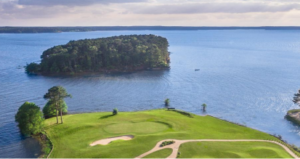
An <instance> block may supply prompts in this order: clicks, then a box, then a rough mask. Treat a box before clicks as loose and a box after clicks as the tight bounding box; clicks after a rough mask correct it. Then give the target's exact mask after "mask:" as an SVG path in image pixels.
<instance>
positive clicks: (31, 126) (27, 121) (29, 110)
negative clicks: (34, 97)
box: [15, 102, 44, 135]
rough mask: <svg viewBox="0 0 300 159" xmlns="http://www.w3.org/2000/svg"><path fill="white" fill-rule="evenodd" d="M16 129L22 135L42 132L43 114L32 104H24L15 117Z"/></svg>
mask: <svg viewBox="0 0 300 159" xmlns="http://www.w3.org/2000/svg"><path fill="white" fill-rule="evenodd" d="M15 120H16V122H18V127H19V128H20V131H21V133H22V134H24V135H34V134H37V133H40V132H42V130H43V127H44V124H43V122H44V118H43V114H42V112H41V111H40V108H39V107H38V106H36V105H35V104H34V103H29V102H25V103H24V104H23V105H22V106H21V107H20V108H19V110H18V112H17V114H16V116H15Z"/></svg>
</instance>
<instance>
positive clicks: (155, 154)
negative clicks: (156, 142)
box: [143, 148, 172, 158]
mask: <svg viewBox="0 0 300 159" xmlns="http://www.w3.org/2000/svg"><path fill="white" fill-rule="evenodd" d="M171 153H172V149H170V148H166V149H162V150H158V151H155V152H153V153H151V154H149V155H147V156H145V157H143V158H167V157H168V156H170V155H171Z"/></svg>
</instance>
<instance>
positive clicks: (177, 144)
mask: <svg viewBox="0 0 300 159" xmlns="http://www.w3.org/2000/svg"><path fill="white" fill-rule="evenodd" d="M164 141H175V143H174V144H172V145H168V146H164V147H159V145H160V144H161V143H162V142H164ZM201 141H208V142H270V143H274V144H277V145H279V146H281V147H282V148H283V149H284V150H285V151H286V152H287V153H289V154H290V155H291V156H293V157H294V158H299V157H298V156H297V155H296V154H294V152H293V151H291V150H290V149H289V148H288V147H286V146H285V145H283V144H281V143H279V142H276V141H269V140H251V139H248V140H247V139H236V140H227V139H224V140H222V139H200V140H176V139H168V140H162V141H159V142H158V143H157V144H156V145H155V147H154V148H153V149H152V150H150V151H148V152H146V153H144V154H141V155H140V156H138V157H136V158H135V159H140V158H143V157H145V156H147V155H149V154H151V153H153V152H155V151H158V150H162V149H165V148H171V149H172V150H173V151H172V153H171V155H170V156H168V157H167V158H176V157H177V153H178V149H179V147H180V145H181V144H183V143H186V142H201Z"/></svg>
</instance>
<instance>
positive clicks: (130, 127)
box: [45, 109, 291, 158]
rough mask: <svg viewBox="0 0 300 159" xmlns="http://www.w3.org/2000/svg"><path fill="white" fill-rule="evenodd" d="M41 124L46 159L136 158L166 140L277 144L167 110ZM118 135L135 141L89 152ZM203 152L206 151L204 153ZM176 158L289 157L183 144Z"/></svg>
mask: <svg viewBox="0 0 300 159" xmlns="http://www.w3.org/2000/svg"><path fill="white" fill-rule="evenodd" d="M45 124H46V133H47V136H48V138H49V139H50V140H51V142H52V144H53V151H52V152H51V154H50V156H49V157H50V158H134V157H137V156H139V155H141V154H143V153H145V152H147V151H149V150H151V149H152V148H153V147H154V146H155V145H156V144H157V143H158V142H159V141H161V140H165V139H180V140H188V139H262V140H273V141H278V142H281V141H280V140H278V139H277V138H275V137H273V136H271V135H269V134H267V133H264V132H261V131H258V130H254V129H251V128H248V127H244V126H239V125H236V124H233V123H230V122H227V121H223V120H220V119H217V118H214V117H211V116H198V115H193V117H189V116H186V115H183V114H181V113H178V112H175V111H168V110H165V109H156V110H148V111H140V112H119V113H118V114H117V115H114V116H112V115H111V113H110V112H99V113H85V114H72V115H66V116H64V124H56V119H55V118H50V119H47V120H46V122H45ZM122 135H133V136H134V137H133V138H132V139H131V140H126V141H125V140H116V141H113V142H111V143H109V144H107V145H96V146H90V144H91V143H93V142H95V141H98V140H101V139H106V138H111V137H118V136H122ZM207 149H209V150H210V151H205V150H207ZM171 152H172V150H171V149H166V150H160V151H157V152H154V153H152V154H150V155H148V156H146V157H151V158H165V157H167V156H169V155H170V153H171ZM179 152H180V153H181V156H180V157H185V158H189V157H197V158H199V157H223V158H230V157H273V158H274V157H275V158H277V157H278V158H281V157H289V158H290V157H291V156H290V155H289V154H288V153H287V152H286V151H285V150H284V149H283V148H282V147H280V146H278V145H276V144H272V143H263V142H249V143H248V142H235V143H230V142H228V143H227V142H223V143H218V142H191V143H184V144H182V145H181V146H180V149H179ZM256 154H257V155H256ZM259 154H261V156H260V155H259ZM268 154H270V156H268Z"/></svg>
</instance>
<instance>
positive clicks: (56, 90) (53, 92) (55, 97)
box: [44, 86, 72, 124]
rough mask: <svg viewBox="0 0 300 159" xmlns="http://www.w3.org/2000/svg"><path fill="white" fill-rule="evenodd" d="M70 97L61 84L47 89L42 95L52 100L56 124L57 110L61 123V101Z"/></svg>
mask: <svg viewBox="0 0 300 159" xmlns="http://www.w3.org/2000/svg"><path fill="white" fill-rule="evenodd" d="M68 97H72V96H71V95H70V94H68V93H67V91H66V89H65V88H63V87H62V86H54V87H52V88H50V89H49V90H48V92H47V93H46V94H45V95H44V98H45V99H49V100H52V101H53V102H54V103H55V104H54V106H55V110H56V123H57V124H58V112H60V120H61V123H63V118H62V112H63V105H62V103H63V101H64V98H68Z"/></svg>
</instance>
